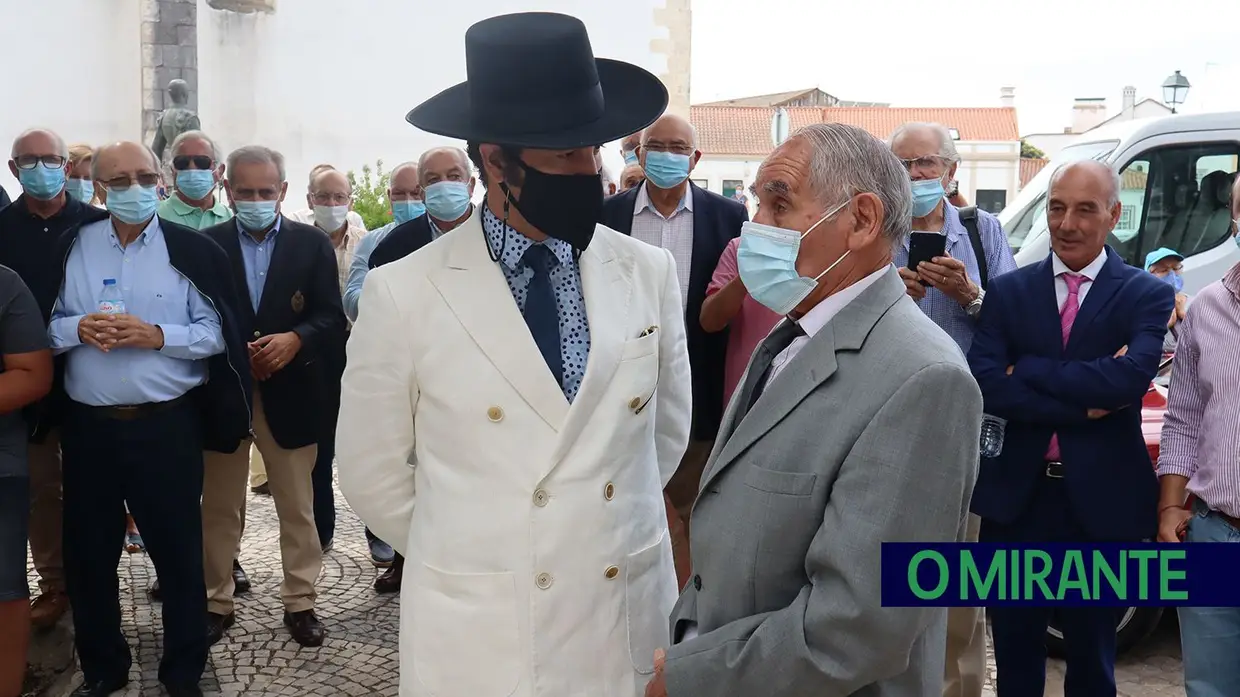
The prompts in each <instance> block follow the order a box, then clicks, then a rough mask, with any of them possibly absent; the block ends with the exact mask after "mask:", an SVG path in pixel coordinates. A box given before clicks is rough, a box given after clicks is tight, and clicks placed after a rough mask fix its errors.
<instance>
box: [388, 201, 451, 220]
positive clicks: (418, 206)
mask: <svg viewBox="0 0 1240 697" xmlns="http://www.w3.org/2000/svg"><path fill="white" fill-rule="evenodd" d="M425 212H426V204H425V203H422V202H421V201H392V218H393V219H395V220H396V224H397V225H404V224H405V223H407V222H409V221H410V220H413V219H414V218H420V217H422V214H423V213H425ZM440 220H443V218H440ZM453 220H456V218H453Z"/></svg>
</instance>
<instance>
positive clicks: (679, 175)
mask: <svg viewBox="0 0 1240 697" xmlns="http://www.w3.org/2000/svg"><path fill="white" fill-rule="evenodd" d="M691 162H692V160H691V159H690V157H689V156H688V155H677V154H676V153H674V152H661V151H658V150H647V151H646V167H645V170H646V181H648V182H650V183H651V184H653V185H655V186H656V187H658V188H660V189H670V188H672V187H674V186H676V185H678V184H680V183H681V182H683V181H684V180H686V179H688V178H689V165H690V163H691Z"/></svg>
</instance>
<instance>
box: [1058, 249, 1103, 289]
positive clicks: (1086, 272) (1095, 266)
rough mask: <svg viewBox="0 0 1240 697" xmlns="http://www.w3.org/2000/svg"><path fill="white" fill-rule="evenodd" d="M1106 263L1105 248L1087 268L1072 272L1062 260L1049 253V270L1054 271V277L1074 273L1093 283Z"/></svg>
mask: <svg viewBox="0 0 1240 697" xmlns="http://www.w3.org/2000/svg"><path fill="white" fill-rule="evenodd" d="M1106 263H1107V250H1106V247H1103V248H1102V252H1101V253H1100V254H1099V255H1098V256H1097V257H1096V258H1095V259H1094V260H1093V261H1091V262H1089V265H1088V266H1086V267H1085V268H1083V269H1081V270H1080V271H1073V270H1072V269H1069V268H1068V265H1067V264H1065V263H1063V260H1062V259H1060V258H1059V255H1058V254H1056V253H1054V252H1051V269H1052V270H1054V272H1055V275H1056V276H1062V275H1063V274H1066V273H1075V274H1078V275H1081V276H1084V277H1085V278H1088V279H1089V280H1090V282H1093V281H1094V279H1096V278H1098V274H1099V273H1100V272H1101V271H1102V267H1103V265H1105V264H1106Z"/></svg>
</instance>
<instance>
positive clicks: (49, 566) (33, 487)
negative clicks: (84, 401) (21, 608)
mask: <svg viewBox="0 0 1240 697" xmlns="http://www.w3.org/2000/svg"><path fill="white" fill-rule="evenodd" d="M27 462H28V463H29V465H30V556H31V558H32V559H33V560H34V568H35V570H36V571H38V572H39V588H40V589H41V590H42V591H43V592H44V593H63V592H64V591H65V570H64V559H63V558H62V554H61V550H62V542H61V530H62V521H63V515H64V505H63V500H62V498H61V489H60V482H61V477H60V432H59V431H52V432H51V433H49V434H47V438H45V439H44V440H43V442H42V443H31V444H30V447H29V450H28V453H27Z"/></svg>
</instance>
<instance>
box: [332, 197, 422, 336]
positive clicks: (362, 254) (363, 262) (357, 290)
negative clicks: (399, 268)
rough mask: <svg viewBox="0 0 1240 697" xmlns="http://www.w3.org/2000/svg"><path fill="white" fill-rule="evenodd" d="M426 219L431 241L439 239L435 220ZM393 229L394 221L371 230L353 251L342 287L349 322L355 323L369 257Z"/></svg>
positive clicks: (368, 265) (368, 269)
mask: <svg viewBox="0 0 1240 697" xmlns="http://www.w3.org/2000/svg"><path fill="white" fill-rule="evenodd" d="M426 219H427V221H429V222H430V224H431V239H432V240H436V239H439V236H440V235H442V234H443V233H442V232H440V230H439V226H438V225H436V224H435V219H434V218H431V217H430V216H427V218H426ZM395 227H396V221H392V222H390V223H388V224H387V225H384V226H383V227H381V228H378V229H376V230H371V231H370V232H368V233H366V235H365V236H364V237H362V239H361V241H359V242H358V243H357V248H356V249H354V250H353V261H351V262H349V279H348V280H347V281H346V282H345V286H344V313H345V315H347V316H348V317H349V321H351V322H356V321H357V303H358V301H359V300H361V299H362V284H363V283H365V281H366V274H367V273H369V272H370V255H371V254H373V253H374V251H375V247H378V246H379V243H380V242H382V241H383V240H384V238H386V237H387V236H388V233H389V232H391V231H392V230H393V229H394V228H395Z"/></svg>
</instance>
